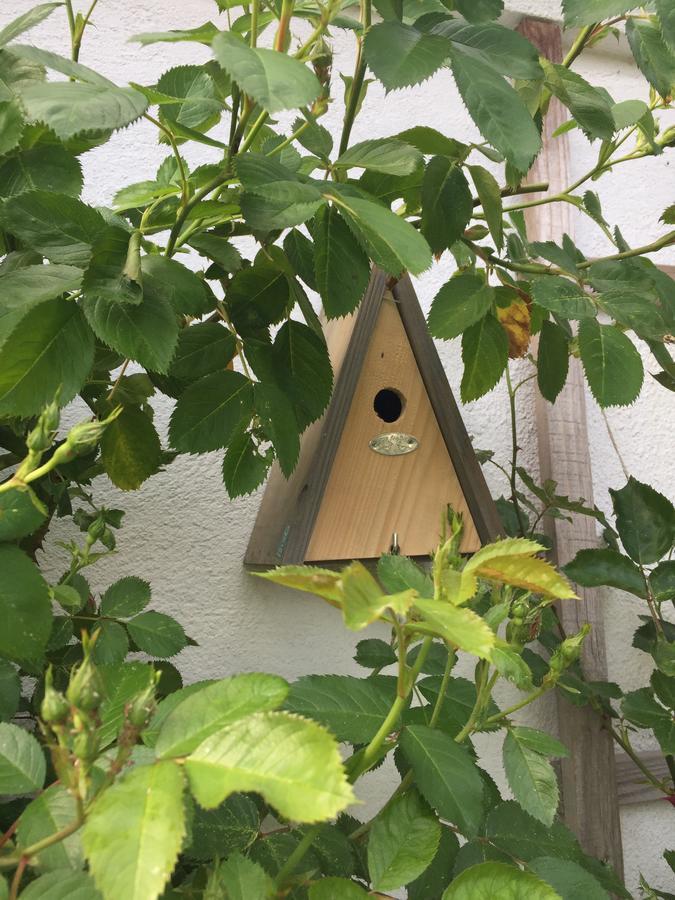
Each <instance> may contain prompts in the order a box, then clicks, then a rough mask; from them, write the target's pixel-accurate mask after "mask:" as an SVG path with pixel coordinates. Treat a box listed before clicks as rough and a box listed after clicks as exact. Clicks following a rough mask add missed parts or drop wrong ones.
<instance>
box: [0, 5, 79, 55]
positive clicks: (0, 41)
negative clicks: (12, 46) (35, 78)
mask: <svg viewBox="0 0 675 900" xmlns="http://www.w3.org/2000/svg"><path fill="white" fill-rule="evenodd" d="M59 6H63V4H62V3H60V2H59V3H39V4H38V5H37V6H34V7H33V8H32V9H29V10H28V11H27V12H25V13H23V15H20V16H17V18H16V19H13V20H12V21H11V22H10V23H9V24H8V25H5V27H4V28H3V29H2V31H0V47H4V46H5V45H6V44H9V42H10V41H13V40H14V38H17V37H18V36H19V35H20V34H23V33H24V31H28V29H29V28H33V27H34V26H35V25H38V24H39V23H40V22H42V21H43V20H44V19H46V18H47V16H49V15H51V13H53V12H54V10H55V9H57V8H58V7H59Z"/></svg>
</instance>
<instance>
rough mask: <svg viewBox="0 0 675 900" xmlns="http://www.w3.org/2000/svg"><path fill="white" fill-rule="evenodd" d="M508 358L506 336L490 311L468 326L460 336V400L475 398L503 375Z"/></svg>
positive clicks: (465, 400) (481, 394)
mask: <svg viewBox="0 0 675 900" xmlns="http://www.w3.org/2000/svg"><path fill="white" fill-rule="evenodd" d="M508 358H509V339H508V337H507V335H506V332H505V331H504V329H503V328H502V326H501V325H500V324H499V322H498V321H497V319H496V318H495V317H494V316H493V315H492V313H488V314H487V315H486V316H484V317H483V318H482V319H481V320H480V321H479V322H475V323H474V324H473V325H470V326H469V327H468V328H467V329H466V330H465V331H464V333H463V335H462V361H463V362H464V374H463V375H462V383H461V386H460V394H461V397H462V402H463V403H469V402H470V401H471V400H477V399H478V398H479V397H482V396H483V394H487V393H488V392H489V391H491V390H492V388H493V387H494V386H495V385H496V384H497V382H498V381H499V379H500V378H501V377H502V374H503V373H504V370H505V369H506V365H507V363H508Z"/></svg>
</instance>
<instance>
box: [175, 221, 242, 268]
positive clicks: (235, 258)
mask: <svg viewBox="0 0 675 900" xmlns="http://www.w3.org/2000/svg"><path fill="white" fill-rule="evenodd" d="M188 243H189V244H190V246H191V247H194V249H195V250H197V251H199V253H201V254H203V255H204V256H208V258H209V259H212V260H213V261H214V262H215V263H217V264H218V265H219V266H220V267H221V268H223V269H225V271H226V272H238V271H239V269H240V268H241V254H240V253H239V251H238V250H237V248H236V247H235V246H234V245H233V244H231V243H230V242H229V241H228V240H227V238H224V237H220V236H219V235H217V234H211V233H210V232H208V231H206V232H204V233H203V234H195V235H193V236H192V237H191V238H190V239H189V240H188ZM160 258H162V259H165V258H166V257H160Z"/></svg>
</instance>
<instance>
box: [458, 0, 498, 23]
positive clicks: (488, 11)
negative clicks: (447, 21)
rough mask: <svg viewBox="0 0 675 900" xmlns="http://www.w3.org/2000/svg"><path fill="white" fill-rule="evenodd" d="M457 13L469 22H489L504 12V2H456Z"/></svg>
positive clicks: (466, 0) (474, 0)
mask: <svg viewBox="0 0 675 900" xmlns="http://www.w3.org/2000/svg"><path fill="white" fill-rule="evenodd" d="M455 6H456V8H457V11H458V12H459V13H461V14H462V15H463V16H464V18H465V19H468V20H469V22H489V21H491V20H492V19H498V18H499V16H500V15H501V14H502V12H503V11H504V0H455Z"/></svg>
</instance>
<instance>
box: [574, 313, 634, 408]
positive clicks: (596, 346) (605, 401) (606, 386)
mask: <svg viewBox="0 0 675 900" xmlns="http://www.w3.org/2000/svg"><path fill="white" fill-rule="evenodd" d="M578 341H579V352H580V354H581V362H582V363H583V367H584V372H585V374H586V380H587V381H588V385H589V387H590V389H591V392H592V394H593V396H594V397H595V399H596V400H597V402H598V403H599V405H600V406H601V407H607V406H627V405H629V404H630V403H633V402H634V401H635V400H636V399H637V397H638V395H639V393H640V390H641V388H642V381H643V379H644V369H643V366H642V359H641V358H640V354H639V353H638V351H637V350H636V348H635V345H634V344H633V343H632V341H631V340H630V338H628V337H626V335H625V334H623V332H621V331H619V330H618V329H617V328H615V327H614V326H613V325H600V324H599V323H598V322H597V321H596V320H595V319H583V320H582V322H581V325H580V327H579V335H578Z"/></svg>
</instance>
